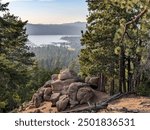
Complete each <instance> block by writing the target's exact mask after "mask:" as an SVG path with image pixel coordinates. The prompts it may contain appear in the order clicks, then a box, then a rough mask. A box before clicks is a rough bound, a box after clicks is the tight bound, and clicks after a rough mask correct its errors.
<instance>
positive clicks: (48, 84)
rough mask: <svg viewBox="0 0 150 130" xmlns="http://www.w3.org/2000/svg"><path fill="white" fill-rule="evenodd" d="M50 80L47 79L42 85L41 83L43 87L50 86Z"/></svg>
mask: <svg viewBox="0 0 150 130" xmlns="http://www.w3.org/2000/svg"><path fill="white" fill-rule="evenodd" d="M51 82H52V81H51V80H49V81H47V82H46V83H45V84H44V85H43V87H44V88H48V87H51Z"/></svg>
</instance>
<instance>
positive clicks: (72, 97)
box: [68, 82, 86, 107]
mask: <svg viewBox="0 0 150 130" xmlns="http://www.w3.org/2000/svg"><path fill="white" fill-rule="evenodd" d="M85 85H86V84H85V83H81V82H75V83H72V84H70V86H69V88H68V95H69V101H70V104H71V106H70V107H74V106H76V105H77V104H78V101H77V92H78V89H80V88H81V87H83V86H85Z"/></svg>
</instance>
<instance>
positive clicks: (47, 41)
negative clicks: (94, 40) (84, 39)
mask: <svg viewBox="0 0 150 130" xmlns="http://www.w3.org/2000/svg"><path fill="white" fill-rule="evenodd" d="M62 37H79V35H29V36H28V40H29V41H30V42H31V43H33V44H35V45H36V46H42V45H53V44H54V43H68V41H66V40H63V39H61V38H62Z"/></svg>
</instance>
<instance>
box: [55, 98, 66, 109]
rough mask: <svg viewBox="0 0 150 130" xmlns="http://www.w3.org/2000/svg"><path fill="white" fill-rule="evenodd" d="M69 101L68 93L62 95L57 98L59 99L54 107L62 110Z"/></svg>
mask: <svg viewBox="0 0 150 130" xmlns="http://www.w3.org/2000/svg"><path fill="white" fill-rule="evenodd" d="M68 103H69V97H68V95H62V96H61V97H60V98H59V101H57V102H56V107H57V110H58V111H64V110H65V109H66V107H67V106H68Z"/></svg>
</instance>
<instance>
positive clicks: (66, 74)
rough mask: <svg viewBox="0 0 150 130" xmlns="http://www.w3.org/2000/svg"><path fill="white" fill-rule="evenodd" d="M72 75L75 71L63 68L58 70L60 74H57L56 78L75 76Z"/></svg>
mask: <svg viewBox="0 0 150 130" xmlns="http://www.w3.org/2000/svg"><path fill="white" fill-rule="evenodd" d="M74 75H75V73H74V72H73V71H71V70H69V69H65V70H62V71H61V72H60V74H59V75H58V79H60V80H66V79H72V78H75V76H74Z"/></svg>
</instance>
